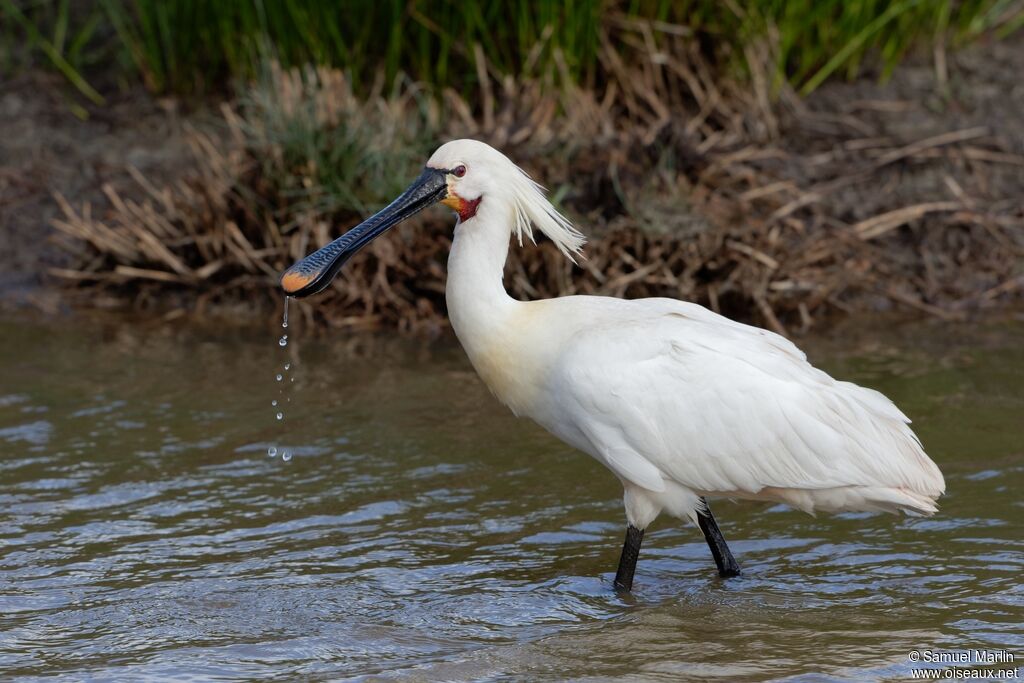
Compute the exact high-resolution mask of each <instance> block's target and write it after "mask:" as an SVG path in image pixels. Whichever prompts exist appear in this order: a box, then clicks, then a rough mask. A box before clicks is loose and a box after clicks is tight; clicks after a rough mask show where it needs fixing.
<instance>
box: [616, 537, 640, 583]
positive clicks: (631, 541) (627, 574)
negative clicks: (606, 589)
mask: <svg viewBox="0 0 1024 683" xmlns="http://www.w3.org/2000/svg"><path fill="white" fill-rule="evenodd" d="M643 540H644V530H643V529H637V528H636V527H635V526H633V525H632V524H630V525H629V526H627V527H626V542H625V543H623V544H622V556H621V557H619V570H618V571H617V572H615V588H616V590H620V591H626V592H629V591H630V590H632V589H633V573H634V572H635V571H636V560H637V558H638V557H640V544H641V543H643Z"/></svg>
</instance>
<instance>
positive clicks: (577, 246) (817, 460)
mask: <svg viewBox="0 0 1024 683" xmlns="http://www.w3.org/2000/svg"><path fill="white" fill-rule="evenodd" d="M438 201H440V202H442V203H444V204H446V205H447V206H450V207H451V208H453V209H455V211H456V214H457V215H458V216H459V222H458V224H457V225H456V226H455V238H454V239H453V241H452V250H451V255H450V256H449V259H448V284H447V287H446V296H447V300H448V314H449V317H450V319H451V322H452V327H453V328H454V330H455V333H456V335H458V337H459V340H460V341H461V342H462V345H463V346H464V347H465V349H466V353H467V354H468V355H469V359H470V361H471V362H472V363H473V366H474V367H475V368H476V370H477V372H478V373H479V374H480V376H481V377H482V378H483V380H484V382H485V383H486V384H487V386H489V387H490V388H491V390H492V391H493V392H494V394H495V396H497V397H498V398H499V399H500V400H501V401H502V402H504V403H505V404H506V405H508V406H509V407H510V408H511V409H512V410H513V411H514V412H515V413H516V414H517V415H524V416H528V417H531V418H533V419H534V420H536V421H537V422H538V423H540V424H541V425H543V426H544V427H546V428H547V429H548V430H549V431H551V433H553V434H555V435H556V436H558V437H560V438H561V439H563V440H564V441H565V442H567V443H569V444H571V445H572V446H575V447H576V448H578V449H580V450H582V451H584V452H586V453H589V454H590V455H592V456H593V457H594V458H596V459H597V460H599V461H600V462H602V463H604V465H605V466H606V467H608V469H610V470H611V471H612V472H613V473H614V474H615V476H617V477H618V478H619V479H620V480H621V481H622V485H623V489H624V502H625V506H626V518H627V519H628V521H629V526H628V527H627V530H626V541H625V544H624V545H623V550H622V555H621V558H620V561H619V568H618V571H617V572H616V575H615V582H614V583H615V586H616V587H617V588H620V589H624V590H629V589H630V587H631V586H632V583H633V574H634V570H635V568H636V561H637V557H638V555H639V552H640V545H641V542H642V540H643V530H644V528H645V527H646V526H647V525H648V524H650V523H651V522H652V521H653V520H654V518H655V517H657V516H658V514H659V513H660V512H661V511H662V510H665V511H667V512H669V513H671V514H672V515H675V516H676V517H680V518H682V519H689V520H692V521H693V522H694V523H695V524H697V525H698V526H699V527H700V529H701V531H702V532H703V533H704V537H705V539H707V542H708V546H709V548H710V549H711V553H712V555H713V556H714V558H715V563H716V564H717V565H718V571H719V574H720V575H721V576H723V577H732V576H736V575H737V574H739V571H740V569H739V564H738V563H737V562H736V560H735V558H733V556H732V553H731V552H730V551H729V548H728V546H727V544H726V542H725V538H724V537H723V535H722V533H721V531H720V530H719V528H718V525H717V523H716V522H715V519H714V516H713V515H712V514H711V510H710V508H709V507H708V505H707V502H706V498H708V497H716V496H722V497H728V498H751V499H755V500H774V501H781V502H783V503H788V504H789V505H792V506H793V507H796V508H799V509H801V510H805V511H806V512H810V513H814V512H816V511H819V510H824V511H839V510H872V511H874V510H881V511H887V512H898V511H904V512H908V513H912V514H923V515H928V514H932V513H934V512H935V510H936V507H935V500H936V499H937V498H938V497H939V496H940V495H941V494H942V492H943V490H944V488H945V483H944V482H943V479H942V474H941V473H940V472H939V469H938V467H936V466H935V463H933V462H932V461H931V460H929V458H928V456H927V455H925V453H924V451H923V450H922V448H921V443H920V442H919V441H918V440H917V437H916V436H914V433H913V432H912V431H911V430H910V427H909V426H908V425H909V423H910V421H909V420H908V419H907V417H906V416H905V415H904V414H903V413H901V412H900V411H899V409H898V408H896V406H894V405H893V404H892V402H891V401H889V399H887V398H886V397H885V396H883V395H882V394H880V393H878V392H877V391H872V390H871V389H865V388H863V387H858V386H856V385H854V384H850V383H849V382H837V381H835V380H834V379H832V378H831V377H829V376H828V375H826V374H825V373H824V372H821V371H820V370H817V369H815V368H814V367H812V366H811V365H810V364H809V363H808V362H807V360H806V359H805V357H804V354H803V353H801V352H800V350H799V349H797V348H796V347H795V346H794V345H793V344H791V343H790V342H789V341H787V340H786V339H784V338H782V337H780V336H779V335H777V334H773V333H771V332H767V331H765V330H761V329H758V328H755V327H750V326H748V325H741V324H740V323H737V322H733V321H731V320H728V319H727V318H723V317H722V316H720V315H718V314H716V313H712V312H711V311H709V310H707V309H705V308H702V307H700V306H697V305H695V304H691V303H683V302H681V301H675V300H672V299H640V300H636V301H624V300H621V299H612V298H608V297H596V296H568V297H563V298H559V299H550V300H546V301H531V302H524V301H516V300H515V299H512V298H511V297H509V295H508V294H507V293H506V292H505V288H504V285H503V284H502V274H503V272H504V266H505V258H506V256H507V255H508V248H509V242H510V241H511V238H512V237H513V236H515V237H517V238H518V242H519V243H520V244H522V237H523V235H524V234H525V235H527V236H528V237H530V238H531V239H532V238H533V229H534V228H536V229H538V230H540V231H541V232H542V233H544V234H545V235H546V236H547V237H548V238H549V239H551V240H552V242H554V243H555V245H556V246H557V247H558V249H559V250H560V251H561V252H562V253H563V254H565V255H566V256H567V257H568V258H570V259H574V258H575V257H576V256H577V255H579V254H580V252H581V248H582V246H583V243H584V239H583V235H582V234H580V233H579V232H577V231H576V230H575V229H574V228H573V227H572V225H571V224H570V223H569V221H568V220H566V219H565V217H563V216H562V215H561V214H559V213H558V212H557V211H556V210H555V209H554V207H552V206H551V204H550V203H549V202H548V201H547V199H545V197H544V193H543V191H542V189H541V187H540V186H539V185H537V184H536V183H534V182H533V181H532V180H530V178H529V177H528V176H527V175H526V174H525V173H523V172H522V171H521V170H520V169H519V168H518V167H516V165H515V164H513V163H512V162H511V161H509V160H508V159H507V158H506V157H505V156H504V155H503V154H501V153H500V152H498V151H497V150H495V149H492V148H491V147H489V146H487V145H485V144H483V143H481V142H476V141H473V140H456V141H455V142H449V143H448V144H446V145H443V146H442V147H441V148H440V149H438V150H437V152H435V153H434V155H433V156H432V157H431V158H430V160H429V161H428V162H427V168H426V169H425V170H424V171H423V173H422V174H421V175H420V177H419V178H417V180H416V181H414V182H413V184H412V185H411V186H410V187H409V189H407V190H406V191H405V192H404V193H402V195H401V196H399V197H398V198H397V199H395V201H394V202H392V203H391V204H389V205H388V206H387V207H385V208H384V209H382V210H381V211H379V212H378V213H377V214H375V215H374V216H372V217H370V218H368V219H367V220H366V221H364V222H363V223H361V224H360V225H358V226H356V227H355V228H352V229H351V230H350V231H349V232H347V233H346V234H345V235H343V236H341V237H339V238H338V239H337V240H335V241H333V242H331V243H330V244H328V245H326V246H325V247H323V248H321V249H320V250H318V251H317V252H315V253H314V254H311V255H310V256H307V257H306V258H305V259H302V260H301V261H299V262H298V263H296V264H295V265H293V266H292V267H291V268H289V269H288V270H287V271H285V273H284V274H283V275H282V277H281V286H282V287H283V288H284V289H285V291H286V292H287V293H288V294H291V295H295V296H307V295H309V294H313V293H316V292H318V291H320V290H321V289H323V288H324V287H325V286H327V284H328V283H329V282H330V280H331V278H332V277H333V276H334V274H335V273H337V271H338V269H339V268H340V267H341V265H342V264H343V263H344V262H345V260H346V259H347V258H348V257H349V256H351V255H352V254H353V253H354V252H355V251H357V250H358V249H359V248H361V247H362V246H364V245H365V244H367V243H369V241H370V240H372V239H373V238H374V237H376V236H377V235H380V234H382V233H383V232H384V231H386V230H387V229H389V228H390V227H391V226H393V225H395V224H397V223H398V222H399V221H401V220H402V219H403V218H405V217H408V216H410V215H412V214H413V213H415V212H416V211H419V210H420V209H422V208H424V207H425V206H428V205H429V204H432V203H434V202H438Z"/></svg>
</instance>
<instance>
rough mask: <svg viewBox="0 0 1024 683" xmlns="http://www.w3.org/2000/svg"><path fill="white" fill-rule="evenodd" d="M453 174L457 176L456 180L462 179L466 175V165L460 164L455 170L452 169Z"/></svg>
mask: <svg viewBox="0 0 1024 683" xmlns="http://www.w3.org/2000/svg"><path fill="white" fill-rule="evenodd" d="M452 173H454V174H455V177H456V178H461V177H462V176H464V175H466V166H465V165H464V164H459V165H458V166H456V167H455V168H454V169H452Z"/></svg>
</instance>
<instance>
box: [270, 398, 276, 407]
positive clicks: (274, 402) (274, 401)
mask: <svg viewBox="0 0 1024 683" xmlns="http://www.w3.org/2000/svg"><path fill="white" fill-rule="evenodd" d="M270 405H272V406H276V405H277V399H276V398H275V399H274V400H273V401H271V402H270Z"/></svg>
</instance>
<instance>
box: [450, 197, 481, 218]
mask: <svg viewBox="0 0 1024 683" xmlns="http://www.w3.org/2000/svg"><path fill="white" fill-rule="evenodd" d="M478 206H480V197H477V198H476V199H472V200H468V201H467V200H465V199H463V198H462V197H459V202H458V206H457V207H455V212H456V213H458V214H459V220H460V221H462V222H463V223H465V222H466V221H468V220H469V219H470V218H472V217H473V216H475V215H476V209H477V207H478Z"/></svg>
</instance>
